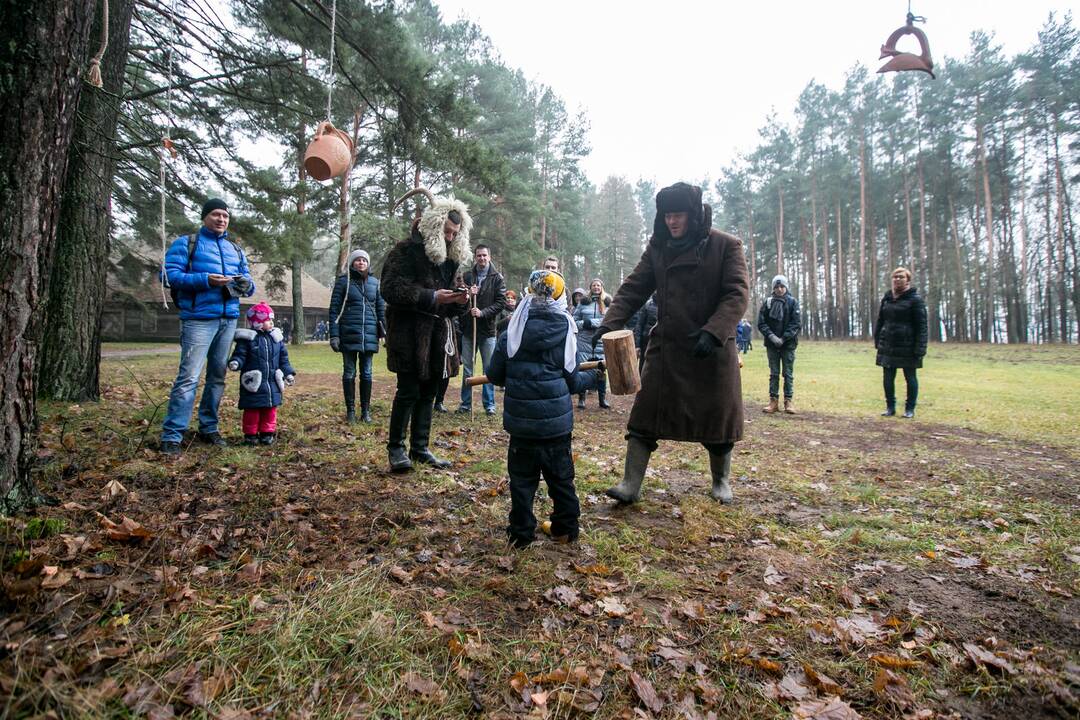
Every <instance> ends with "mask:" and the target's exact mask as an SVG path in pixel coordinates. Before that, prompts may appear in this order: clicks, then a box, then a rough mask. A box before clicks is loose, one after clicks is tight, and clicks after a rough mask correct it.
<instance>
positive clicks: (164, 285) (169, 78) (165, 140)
mask: <svg viewBox="0 0 1080 720" xmlns="http://www.w3.org/2000/svg"><path fill="white" fill-rule="evenodd" d="M106 1H107V0H106ZM169 24H170V25H171V26H172V27H173V30H174V32H175V33H176V39H175V41H174V42H172V43H170V44H169V47H168V49H167V50H166V51H165V58H166V62H165V64H166V67H167V68H168V71H167V72H168V74H167V75H166V77H165V132H164V134H163V135H162V136H161V147H160V148H158V200H159V202H160V205H161V207H160V210H161V215H160V218H159V225H158V234H159V235H160V236H161V272H160V278H161V303H162V305H164V306H165V309H166V310H168V309H169V293H168V292H167V289H168V282H169V280H168V277H167V276H166V274H165V254H166V253H167V252H168V251H169V238H168V236H167V235H166V234H165V233H166V230H165V192H166V190H165V168H166V165H167V163H168V162H169V158H175V157H176V148H175V147H174V146H173V141H172V118H173V109H172V92H173V87H172V86H173V49H174V48H175V45H176V42H179V40H180V37H179V35H180V34H179V29H178V28H177V25H176V0H172V3H171V4H170V6H169Z"/></svg>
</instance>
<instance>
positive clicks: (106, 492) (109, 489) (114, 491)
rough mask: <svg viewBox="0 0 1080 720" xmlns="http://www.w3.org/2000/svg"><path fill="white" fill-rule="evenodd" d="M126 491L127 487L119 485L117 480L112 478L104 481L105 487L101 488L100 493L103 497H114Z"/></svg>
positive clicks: (124, 493)
mask: <svg viewBox="0 0 1080 720" xmlns="http://www.w3.org/2000/svg"><path fill="white" fill-rule="evenodd" d="M127 491H128V490H127V488H126V487H124V486H123V485H121V484H120V481H119V480H115V479H113V480H110V481H109V482H107V483H105V487H103V488H101V495H102V497H105V498H114V497H118V496H120V495H126V494H127Z"/></svg>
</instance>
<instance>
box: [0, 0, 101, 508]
mask: <svg viewBox="0 0 1080 720" xmlns="http://www.w3.org/2000/svg"><path fill="white" fill-rule="evenodd" d="M94 5H95V3H94V2H93V1H92V0H63V1H61V0H40V1H39V2H36V3H27V2H20V1H19V0H3V2H2V4H0V17H3V18H4V22H3V23H0V68H2V71H0V72H2V73H3V82H0V107H3V108H4V112H3V113H2V119H0V123H2V127H3V132H2V133H0V138H2V140H0V168H2V170H0V172H2V175H0V257H3V258H4V262H3V264H2V266H0V297H3V298H4V302H3V303H2V304H0V358H2V361H0V362H2V364H0V438H2V441H0V512H5V513H10V512H14V511H15V510H18V509H19V508H21V507H24V506H26V505H27V504H29V503H31V502H32V501H33V495H34V488H33V485H32V482H31V479H30V466H31V462H32V458H33V456H34V453H33V450H34V438H33V434H34V432H35V430H36V425H37V416H36V411H37V408H36V405H35V398H34V390H35V376H36V373H37V360H38V347H39V344H40V342H41V325H42V320H43V315H44V312H43V311H44V307H45V305H44V302H43V298H44V297H47V295H48V290H49V278H50V274H51V270H52V268H51V262H52V258H53V253H54V249H55V245H56V232H57V226H58V224H59V220H60V204H61V198H62V196H63V190H64V181H65V178H66V176H67V164H68V150H69V146H70V144H71V138H72V135H73V134H74V131H75V109H76V108H77V107H78V102H79V93H80V91H81V89H82V80H80V78H79V71H80V69H81V67H80V66H81V65H82V63H83V60H84V58H85V57H86V46H87V39H88V36H89V31H90V18H91V15H90V13H91V12H92V10H93V8H94Z"/></svg>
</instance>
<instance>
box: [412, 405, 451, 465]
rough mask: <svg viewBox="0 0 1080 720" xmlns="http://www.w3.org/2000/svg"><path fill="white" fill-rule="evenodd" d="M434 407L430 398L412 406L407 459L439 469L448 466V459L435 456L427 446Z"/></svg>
mask: <svg viewBox="0 0 1080 720" xmlns="http://www.w3.org/2000/svg"><path fill="white" fill-rule="evenodd" d="M434 409H435V405H434V403H432V402H431V401H430V400H429V401H428V402H424V401H423V400H419V401H417V403H416V406H415V407H414V408H413V414H412V438H411V442H410V445H409V459H410V460H412V461H413V462H419V463H427V464H428V465H431V466H433V467H437V468H439V469H440V470H442V469H445V468H448V467H450V464H451V463H450V461H449V460H443V459H442V458H440V457H437V456H436V455H435V453H433V452H431V450H430V449H429V448H428V441H429V440H430V438H431V414H432V412H433V411H434Z"/></svg>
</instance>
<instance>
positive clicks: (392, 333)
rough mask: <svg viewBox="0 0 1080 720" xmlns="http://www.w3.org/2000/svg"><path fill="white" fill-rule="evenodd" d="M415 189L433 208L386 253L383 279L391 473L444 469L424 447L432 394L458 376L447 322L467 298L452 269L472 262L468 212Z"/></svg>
mask: <svg viewBox="0 0 1080 720" xmlns="http://www.w3.org/2000/svg"><path fill="white" fill-rule="evenodd" d="M420 191H422V192H424V193H425V194H426V195H428V197H429V200H430V201H431V206H430V207H428V208H427V209H426V210H425V211H424V213H423V214H422V215H421V216H420V218H419V219H417V220H415V221H414V222H413V224H412V232H411V234H410V235H409V238H408V239H407V240H402V241H401V242H399V243H398V244H397V245H395V246H394V247H393V249H391V250H390V253H389V254H388V255H387V256H386V264H385V265H384V266H383V274H382V293H383V298H384V299H385V300H386V366H387V368H388V369H389V370H390V372H392V373H395V374H396V375H397V390H396V392H395V393H394V404H393V407H392V409H391V411H390V431H389V437H388V440H387V445H386V449H387V454H388V456H389V460H390V470H391V471H392V472H406V471H408V470H409V469H411V468H412V464H413V463H414V462H420V463H427V464H429V465H432V466H434V467H438V468H446V467H449V466H450V463H449V462H448V461H446V460H443V459H441V458H439V457H437V456H436V455H435V454H434V453H432V452H431V450H430V448H429V447H428V442H429V440H430V436H431V416H432V412H433V411H434V406H435V395H436V393H437V392H438V389H439V386H440V384H441V383H442V381H443V379H444V378H450V377H454V376H456V375H457V372H458V366H459V364H460V356H461V354H460V350H459V348H458V340H457V337H456V335H455V333H454V330H453V319H454V318H455V317H460V316H461V315H463V314H464V313H465V310H466V306H465V304H466V303H467V302H468V299H469V293H468V289H467V288H464V287H462V286H461V285H460V283H461V276H460V274H459V272H458V268H459V267H460V266H461V265H462V264H463V263H467V262H468V261H469V258H470V252H469V230H470V229H471V227H472V219H471V218H470V217H469V212H468V208H467V207H466V206H465V203H463V202H461V201H460V200H456V199H454V198H453V197H450V198H438V199H436V198H435V197H434V196H432V195H431V194H430V193H429V192H427V191H426V190H420ZM415 192H418V191H413V192H410V193H408V194H406V196H405V197H404V198H402V199H401V200H399V201H398V202H399V203H400V202H403V201H404V200H405V199H406V198H408V197H410V196H411V195H412V194H414V193H415ZM410 430H411V433H410V437H409V450H408V452H407V453H406V449H405V435H406V432H407V431H410Z"/></svg>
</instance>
